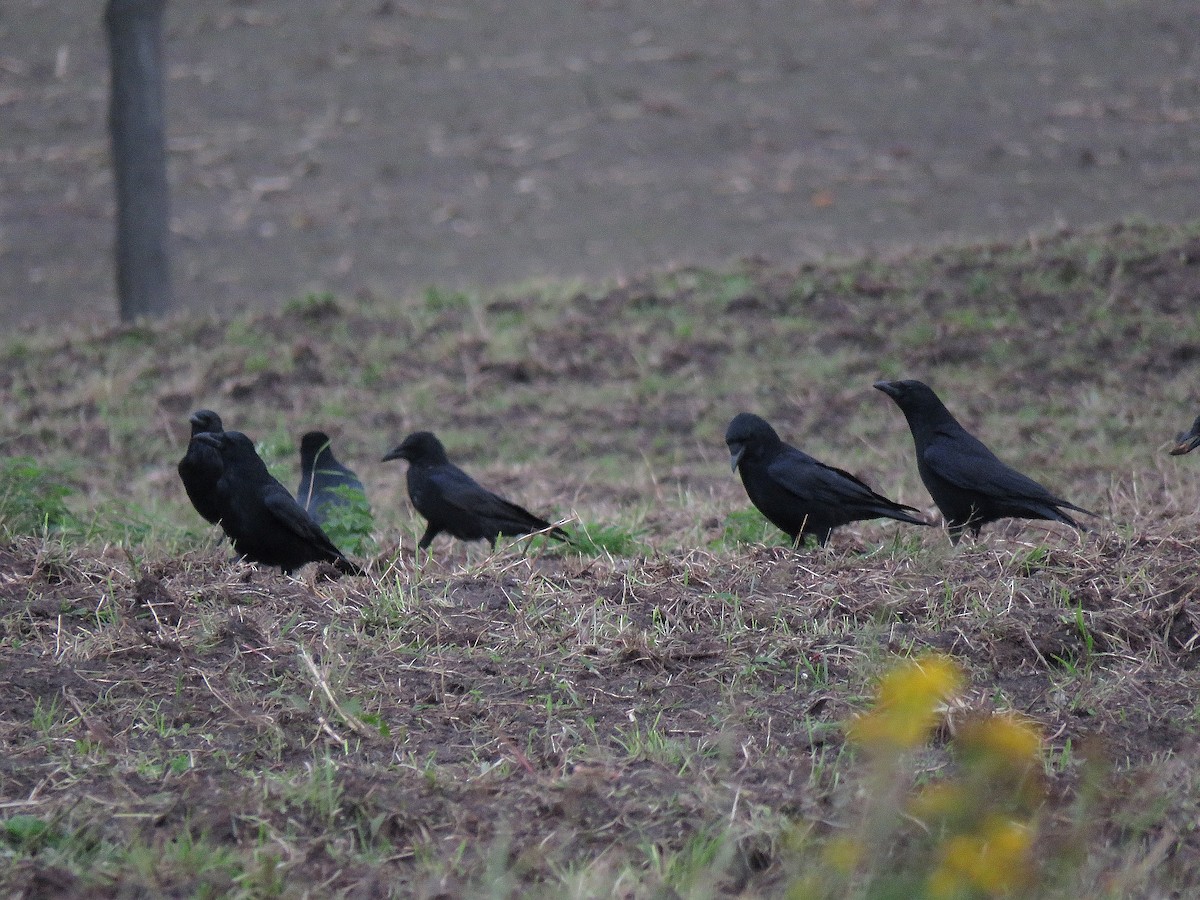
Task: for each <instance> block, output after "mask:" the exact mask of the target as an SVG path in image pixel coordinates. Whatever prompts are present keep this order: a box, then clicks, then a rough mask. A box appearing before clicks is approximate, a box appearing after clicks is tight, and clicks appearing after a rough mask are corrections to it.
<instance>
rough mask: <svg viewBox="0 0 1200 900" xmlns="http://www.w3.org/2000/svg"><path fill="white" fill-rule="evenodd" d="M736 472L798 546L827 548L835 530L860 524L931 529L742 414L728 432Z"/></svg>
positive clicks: (762, 509)
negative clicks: (812, 541)
mask: <svg viewBox="0 0 1200 900" xmlns="http://www.w3.org/2000/svg"><path fill="white" fill-rule="evenodd" d="M725 443H726V444H727V445H728V446H729V456H730V468H732V469H736V470H737V471H738V472H739V473H740V474H741V476H742V484H743V485H744V486H745V488H746V494H747V495H748V496H749V497H750V502H751V503H753V504H754V505H755V506H756V507H758V510H759V512H761V513H762V514H763V515H764V516H766V517H767V518H768V519H769V520H770V521H771V522H772V523H773V524H774V525H775V526H776V527H778V528H779V529H780V530H782V531H783V532H784V533H785V534H787V536H788V537H789V538H791V540H792V543H793V544H802V543H803V542H804V540H805V539H806V538H807V537H808V536H809V535H810V534H811V535H815V536H816V538H817V540H818V541H819V542H820V543H821V544H822V545H823V544H825V542H826V541H828V540H829V534H830V532H832V531H833V529H835V528H837V527H838V526H840V525H846V524H847V523H849V522H857V521H859V520H860V519H877V518H880V517H886V518H889V519H896V520H897V521H900V522H908V523H910V524H912V525H928V524H929V523H928V522H924V521H922V520H921V519H918V518H915V517H914V516H911V515H909V513H910V512H914V513H915V512H917V510H915V509H913V507H911V506H904V505H903V504H900V503H894V502H893V501H891V500H889V499H888V498H887V497H884V496H882V495H881V494H877V493H875V491H873V490H871V488H870V487H868V486H867V485H866V484H864V483H863V482H862V481H860V480H859V479H857V478H855V477H854V476H853V475H851V474H850V473H849V472H843V471H842V470H841V469H835V468H834V467H833V466H827V465H825V464H824V463H822V462H818V461H817V460H815V459H813V458H812V457H811V456H809V455H808V454H807V453H804V452H803V451H801V450H797V449H796V448H795V447H793V446H791V445H790V444H785V443H784V442H783V441H782V440H780V438H779V435H778V434H777V433H776V431H775V429H774V428H772V427H771V426H770V424H768V423H767V421H766V420H765V419H763V418H761V417H759V416H756V415H754V414H753V413H745V412H744V413H738V414H737V415H736V416H734V417H733V421H731V422H730V423H729V428H728V429H726V431H725Z"/></svg>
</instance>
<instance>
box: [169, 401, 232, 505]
mask: <svg viewBox="0 0 1200 900" xmlns="http://www.w3.org/2000/svg"><path fill="white" fill-rule="evenodd" d="M188 421H189V422H190V423H191V425H192V437H191V440H189V441H188V447H187V453H186V454H184V457H183V459H181V460H180V461H179V466H178V469H179V478H180V480H181V481H182V482H183V489H184V490H185V491H187V495H188V499H189V500H191V501H192V506H194V507H196V512H198V513H200V515H202V516H203V517H204V518H205V519H206V520H207V521H209V522H211V523H212V524H213V525H216V524H217V520H219V519H220V518H221V500H220V498H219V497H218V496H217V481H218V480H219V479H220V477H221V472H222V471H223V469H224V464H223V463H222V462H221V454H220V452H219V451H218V450H217V448H215V447H213V446H211V445H210V444H208V443H205V442H204V441H198V440H196V435H198V434H205V433H209V434H221V433H222V432H224V431H225V428H224V426H223V425H222V424H221V417H220V416H218V415H217V414H216V413H215V412H213V411H212V410H211V409H198V410H196V411H195V412H194V413H192V415H191V416H190V417H189V418H188Z"/></svg>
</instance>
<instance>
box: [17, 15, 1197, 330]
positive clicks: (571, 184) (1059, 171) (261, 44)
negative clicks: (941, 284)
mask: <svg viewBox="0 0 1200 900" xmlns="http://www.w3.org/2000/svg"><path fill="white" fill-rule="evenodd" d="M97 6H98V4H96V3H94V2H86V3H85V2H81V0H69V2H66V3H55V4H49V3H45V2H42V0H12V2H9V3H7V4H6V5H5V8H4V10H3V11H0V301H2V303H3V307H4V311H3V312H2V313H0V315H2V316H3V317H4V318H5V319H6V320H7V321H9V322H13V321H21V320H29V319H33V318H40V317H45V316H46V315H48V314H53V315H60V316H62V315H65V316H72V317H77V318H85V317H88V316H90V315H95V316H108V315H109V314H110V311H111V310H112V309H113V308H114V306H115V303H114V301H113V299H112V287H111V282H112V276H111V268H110V262H109V246H110V243H111V234H110V224H109V223H110V218H111V211H112V201H111V183H110V178H109V175H108V171H107V142H106V136H105V132H104V122H105V102H106V100H105V98H106V93H105V78H106V75H105V72H106V56H105V49H104V44H103V39H102V35H101V30H100V24H99V12H98V10H97ZM298 8H300V7H299V5H297V4H294V3H287V2H283V0H260V2H253V0H243V2H213V0H197V2H191V3H180V2H176V3H172V4H171V5H170V9H169V11H168V20H169V37H168V47H167V51H168V57H169V60H170V71H171V80H170V84H169V87H168V90H169V104H170V117H171V127H170V137H171V148H172V157H171V167H172V168H171V175H172V184H173V190H174V197H173V214H174V222H175V231H176V243H175V275H176V281H177V294H178V297H179V299H180V301H181V303H186V304H190V305H193V306H205V307H208V308H212V309H223V310H224V309H233V308H237V307H240V306H244V305H247V304H251V303H256V302H257V303H278V302H280V301H282V300H285V299H287V298H288V297H291V296H295V295H298V294H303V293H305V292H307V291H310V290H325V289H328V290H332V291H335V292H337V293H339V294H354V293H357V292H362V291H370V292H375V293H378V294H383V295H389V296H392V295H396V294H400V293H403V292H406V291H412V290H416V289H419V288H420V287H421V286H423V285H425V284H429V283H438V284H444V285H459V286H467V285H478V286H488V285H496V284H502V283H506V282H512V281H516V280H520V279H524V278H527V277H531V276H537V275H542V274H547V275H554V276H574V275H579V276H584V277H588V278H595V277H602V276H610V275H616V274H620V273H624V272H631V271H635V270H639V269H642V268H645V267H651V266H653V267H659V266H664V265H668V264H670V263H672V262H688V261H702V262H706V263H713V262H717V261H719V260H721V259H724V258H728V257H736V256H739V255H745V254H758V255H765V256H767V257H769V258H773V259H775V260H778V261H782V262H787V261H792V260H799V259H802V258H808V257H813V256H819V255H824V254H827V253H831V252H832V253H839V254H840V253H847V252H855V251H858V250H862V249H870V248H875V249H891V248H896V247H903V246H907V245H911V244H927V243H930V242H934V241H941V240H945V239H953V238H976V237H987V236H1003V235H1013V234H1020V233H1023V232H1025V231H1026V230H1045V229H1049V228H1053V227H1055V226H1056V225H1060V224H1067V225H1084V224H1089V223H1092V222H1098V221H1106V220H1112V219H1116V218H1120V217H1126V216H1131V215H1137V216H1144V217H1147V218H1150V219H1154V220H1166V221H1171V220H1182V219H1187V218H1192V217H1195V216H1198V215H1200V128H1198V124H1200V50H1198V45H1200V17H1198V16H1197V15H1196V7H1195V2H1194V0H1162V2H1153V3H1149V2H1147V3H1135V2H1119V0H1111V2H1099V0H1064V2H1055V3H1040V2H1032V0H1031V2H1020V3H1011V2H1009V3H1005V2H997V0H979V2H974V3H970V4H963V3H951V2H917V0H913V2H906V3H876V2H870V0H862V2H856V3H849V2H843V0H828V2H794V0H787V2H742V3H729V2H727V0H697V2H690V3H683V2H676V3H670V4H639V3H633V2H619V0H595V2H575V0H573V2H555V3H533V2H525V3H512V2H507V0H506V2H495V0H493V2H484V0H456V2H446V0H371V2H358V0H343V2H337V3H328V4H324V3H322V4H304V5H303V10H304V11H303V14H301V13H300V12H298V11H297V10H298Z"/></svg>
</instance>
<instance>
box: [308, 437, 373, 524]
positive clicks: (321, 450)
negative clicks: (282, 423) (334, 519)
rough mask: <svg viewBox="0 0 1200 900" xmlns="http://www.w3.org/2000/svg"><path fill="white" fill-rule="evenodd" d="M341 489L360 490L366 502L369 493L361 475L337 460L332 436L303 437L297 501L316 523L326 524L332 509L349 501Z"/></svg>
mask: <svg viewBox="0 0 1200 900" xmlns="http://www.w3.org/2000/svg"><path fill="white" fill-rule="evenodd" d="M339 488H350V489H351V490H354V491H357V492H358V493H359V494H361V495H362V496H363V502H364V503H365V502H366V490H365V489H364V488H363V485H362V482H361V481H359V480H358V476H357V475H355V474H354V473H353V472H352V471H351V470H350V469H348V468H346V467H345V466H343V465H342V464H341V463H340V462H338V461H337V459H335V458H334V455H333V447H331V446H330V443H329V435H327V434H326V433H325V432H323V431H310V432H308V433H307V434H306V435H304V437H302V438H300V486H299V487H298V488H296V501H297V502H298V503H299V504H300V505H301V506H303V507H304V508H305V510H307V511H308V514H309V515H310V516H312V517H313V521H314V522H316V523H317V524H318V525H324V524H325V519H326V517H327V516H328V515H329V512H330V511H331V510H332V509H334V508H336V507H339V506H346V505H347V504H348V503H349V502H350V500H349V499H348V498H347V497H346V496H345V495H344V493H343V492H342V491H341V490H338V489H339Z"/></svg>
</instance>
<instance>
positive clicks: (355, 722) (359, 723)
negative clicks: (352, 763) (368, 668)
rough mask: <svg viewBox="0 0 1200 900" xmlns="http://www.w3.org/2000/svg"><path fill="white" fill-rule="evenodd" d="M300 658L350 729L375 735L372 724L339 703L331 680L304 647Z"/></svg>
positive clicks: (364, 734) (363, 733)
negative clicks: (331, 686) (327, 678)
mask: <svg viewBox="0 0 1200 900" xmlns="http://www.w3.org/2000/svg"><path fill="white" fill-rule="evenodd" d="M300 659H302V660H303V661H304V666H305V668H307V669H308V672H309V674H310V675H312V678H313V683H314V684H315V685H316V686H317V688H318V689H319V690H320V691H321V693H322V694H324V695H325V699H326V700H327V701H328V702H329V705H330V706H332V707H333V711H334V712H336V713H337V714H338V715H339V716H340V717H341V719H342V721H343V722H345V723H346V724H347V725H348V726H349V727H350V730H351V731H353V732H354V733H355V734H357V735H359V736H360V737H365V738H371V737H374V736H375V735H376V732H375V731H374V729H372V728H371V726H370V725H368V724H367V723H366V722H364V721H363V720H362V719H360V718H359V717H358V716H356V715H355V714H354V713H352V712H350V710H348V709H345V708H344V707H343V706H342V704H340V703H338V701H337V698H336V697H334V696H333V690H332V689H331V688H330V687H329V682H328V681H327V680H326V679H325V677H324V676H323V675H322V674H321V672H320V670H319V669H318V668H317V664H316V663H315V662H314V661H313V658H312V656H311V655H310V654H309V652H308V650H307V649H306V648H304V647H301V648H300ZM324 727H325V728H326V729H328V728H329V726H328V725H325V726H324Z"/></svg>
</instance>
